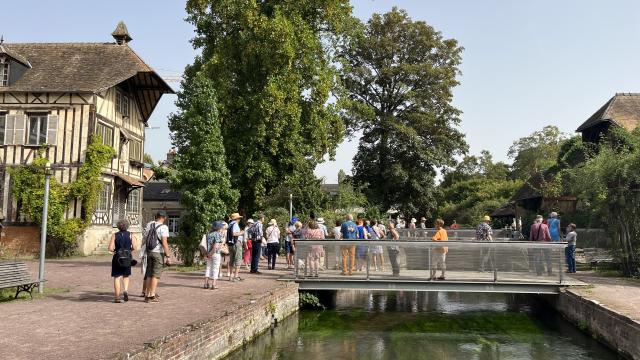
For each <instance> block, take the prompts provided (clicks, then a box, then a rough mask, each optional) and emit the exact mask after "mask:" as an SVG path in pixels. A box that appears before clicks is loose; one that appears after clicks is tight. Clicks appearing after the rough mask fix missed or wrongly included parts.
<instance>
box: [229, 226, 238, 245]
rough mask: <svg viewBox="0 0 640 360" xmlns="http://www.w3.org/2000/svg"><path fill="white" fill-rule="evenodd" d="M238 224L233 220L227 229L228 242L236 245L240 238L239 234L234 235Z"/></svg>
mask: <svg viewBox="0 0 640 360" xmlns="http://www.w3.org/2000/svg"><path fill="white" fill-rule="evenodd" d="M235 225H236V222H235V221H234V222H232V223H231V224H229V229H227V244H229V245H231V246H234V245H235V244H236V241H237V240H238V237H237V236H233V227H234V226H235Z"/></svg>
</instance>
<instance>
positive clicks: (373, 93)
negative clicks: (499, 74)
mask: <svg viewBox="0 0 640 360" xmlns="http://www.w3.org/2000/svg"><path fill="white" fill-rule="evenodd" d="M461 51H462V48H461V47H460V46H458V43H457V42H456V40H454V39H444V38H443V36H442V34H441V33H440V32H438V31H436V30H435V29H434V28H433V27H431V26H429V25H427V24H426V23H425V22H423V21H413V20H411V18H410V17H409V16H408V15H407V13H406V12H405V11H404V10H398V9H396V8H393V10H392V11H390V12H388V13H386V14H383V15H380V14H374V15H373V16H372V17H371V19H370V20H369V21H368V22H367V23H366V24H361V26H359V27H354V28H353V34H352V35H351V36H349V37H348V38H347V41H345V42H344V43H343V44H342V46H341V47H340V50H339V56H340V58H341V61H342V79H343V82H344V86H345V88H346V92H347V94H346V96H345V97H342V98H341V101H340V104H341V106H342V107H343V108H344V109H345V117H346V125H347V129H348V130H349V132H350V133H357V132H362V137H361V139H360V143H359V147H358V152H357V154H356V156H355V158H354V161H353V164H354V168H353V180H354V181H355V183H356V184H360V185H363V186H366V190H365V192H366V195H367V197H368V198H369V200H370V202H372V203H373V204H378V205H380V206H381V207H382V208H384V209H390V208H396V209H398V210H400V211H401V212H403V213H404V214H405V215H407V216H410V215H413V216H417V215H420V216H427V217H429V216H430V215H431V213H432V211H434V209H435V208H436V204H437V187H436V184H435V178H436V175H437V170H438V169H441V168H443V167H446V166H453V165H455V163H456V161H455V156H456V155H460V154H462V153H464V152H465V151H466V149H467V145H466V143H465V140H464V135H463V134H462V133H461V132H460V131H459V130H458V129H457V127H456V126H457V125H458V124H459V123H460V118H459V115H460V111H459V110H458V109H456V108H455V107H454V106H453V105H452V104H451V101H452V99H453V94H452V89H453V87H455V86H456V85H458V81H457V79H456V76H457V75H458V74H459V70H458V65H459V64H460V62H461V56H460V53H461Z"/></svg>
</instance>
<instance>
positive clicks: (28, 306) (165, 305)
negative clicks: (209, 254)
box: [0, 257, 285, 359]
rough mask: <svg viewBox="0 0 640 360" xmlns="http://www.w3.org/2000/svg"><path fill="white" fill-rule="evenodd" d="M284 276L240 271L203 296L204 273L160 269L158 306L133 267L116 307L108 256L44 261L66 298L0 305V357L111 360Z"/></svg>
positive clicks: (241, 301)
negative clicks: (148, 299)
mask: <svg viewBox="0 0 640 360" xmlns="http://www.w3.org/2000/svg"><path fill="white" fill-rule="evenodd" d="M264 264H265V266H266V262H264ZM261 267H262V263H261ZM283 267H284V266H283V265H282V264H279V266H276V268H280V269H281V268H283ZM29 268H30V269H31V273H32V275H34V276H36V275H37V273H38V272H37V269H38V264H37V262H36V261H33V262H29ZM284 273H285V270H282V271H280V270H275V271H267V270H265V271H264V272H263V274H262V275H253V274H249V273H248V272H247V271H246V270H244V269H243V270H242V273H241V275H240V276H241V277H242V278H243V279H244V281H241V282H236V283H230V282H229V281H227V280H222V281H219V283H218V284H219V286H220V288H219V289H217V290H204V289H202V285H203V278H202V272H201V271H198V272H178V271H165V272H164V273H163V278H162V280H161V285H160V287H159V289H158V293H159V294H160V303H157V304H147V303H144V301H143V298H141V297H139V296H138V295H139V294H140V293H141V292H142V276H141V274H140V269H139V268H135V267H134V268H133V269H132V277H131V285H130V288H129V294H130V296H131V298H130V300H129V302H128V303H120V304H116V303H113V285H112V284H113V282H112V280H111V277H110V275H111V257H89V258H73V259H67V260H54V261H47V264H46V278H47V282H46V286H47V287H50V288H56V289H68V292H58V293H56V294H50V295H46V296H44V297H42V298H37V299H35V300H33V301H30V300H17V301H10V302H5V303H0V319H1V320H0V358H10V359H45V358H46V359H70V358H72V359H95V358H105V357H107V358H108V357H110V355H112V354H114V353H116V352H122V351H128V350H130V349H132V348H135V347H137V346H140V345H141V344H144V343H146V342H150V341H151V340H153V339H156V338H159V337H162V336H164V335H166V334H168V333H170V332H171V331H173V330H175V329H177V328H179V327H181V326H184V325H187V324H190V323H192V322H195V321H197V320H199V319H202V318H204V317H207V316H211V315H212V314H215V312H224V311H225V310H227V309H232V308H234V305H241V304H247V303H249V302H250V301H251V299H253V298H256V297H260V296H262V295H264V294H267V293H269V292H270V291H272V290H274V289H276V288H278V287H284V286H285V284H283V283H282V282H279V281H277V278H278V277H279V276H281V275H283V274H284Z"/></svg>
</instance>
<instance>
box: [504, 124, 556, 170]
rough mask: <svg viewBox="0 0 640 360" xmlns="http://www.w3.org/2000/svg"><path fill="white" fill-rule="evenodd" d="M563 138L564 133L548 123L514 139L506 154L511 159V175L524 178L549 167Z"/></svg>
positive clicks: (554, 159)
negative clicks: (539, 128)
mask: <svg viewBox="0 0 640 360" xmlns="http://www.w3.org/2000/svg"><path fill="white" fill-rule="evenodd" d="M564 140H566V135H565V134H563V133H562V132H560V129H558V127H557V126H553V125H548V126H545V127H544V128H543V129H542V130H540V131H535V132H533V133H532V134H531V135H528V136H525V137H522V138H520V139H518V140H516V141H514V142H513V144H512V145H511V147H510V148H509V152H508V154H507V155H508V156H509V158H511V159H513V168H512V173H513V176H514V177H515V178H516V179H521V180H526V179H527V178H529V177H530V176H532V175H534V174H536V173H538V172H541V171H544V170H547V169H549V168H550V167H551V166H553V165H554V164H555V163H556V159H557V157H558V154H559V152H560V146H561V144H562V142H563V141H564Z"/></svg>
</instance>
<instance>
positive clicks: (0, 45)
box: [0, 39, 31, 67]
mask: <svg viewBox="0 0 640 360" xmlns="http://www.w3.org/2000/svg"><path fill="white" fill-rule="evenodd" d="M0 55H7V56H9V57H10V58H13V59H14V60H15V61H17V62H19V63H21V64H22V65H24V66H26V67H31V64H29V61H27V59H25V58H24V57H23V56H21V55H20V54H16V53H15V52H14V51H12V50H10V49H8V48H7V47H6V46H5V44H4V42H2V39H0Z"/></svg>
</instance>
